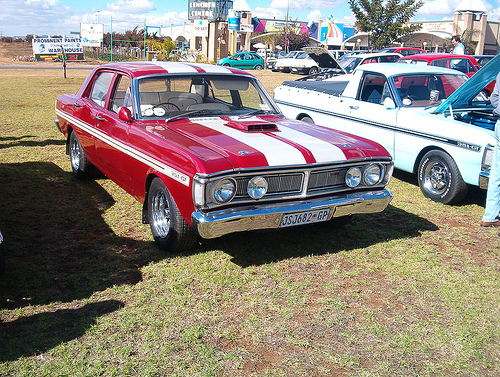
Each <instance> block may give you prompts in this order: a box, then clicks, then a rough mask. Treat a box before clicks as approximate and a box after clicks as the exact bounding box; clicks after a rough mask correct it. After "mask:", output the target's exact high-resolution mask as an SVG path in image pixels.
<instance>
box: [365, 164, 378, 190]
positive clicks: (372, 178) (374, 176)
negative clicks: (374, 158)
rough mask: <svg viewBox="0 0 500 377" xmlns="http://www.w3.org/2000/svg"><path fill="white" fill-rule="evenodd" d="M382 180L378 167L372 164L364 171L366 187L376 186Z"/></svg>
mask: <svg viewBox="0 0 500 377" xmlns="http://www.w3.org/2000/svg"><path fill="white" fill-rule="evenodd" d="M381 178H382V169H381V168H380V165H377V164H372V165H369V166H368V167H367V168H366V169H365V173H364V179H365V183H366V184H367V185H368V186H373V185H376V184H377V183H379V182H380V179H381Z"/></svg>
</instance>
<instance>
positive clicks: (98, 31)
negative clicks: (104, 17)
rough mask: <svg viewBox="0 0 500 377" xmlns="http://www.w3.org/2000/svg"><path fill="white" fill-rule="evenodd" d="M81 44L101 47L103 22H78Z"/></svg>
mask: <svg viewBox="0 0 500 377" xmlns="http://www.w3.org/2000/svg"><path fill="white" fill-rule="evenodd" d="M80 36H81V37H82V45H83V46H88V47H101V44H102V41H103V38H104V24H80Z"/></svg>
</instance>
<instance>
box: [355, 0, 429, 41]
mask: <svg viewBox="0 0 500 377" xmlns="http://www.w3.org/2000/svg"><path fill="white" fill-rule="evenodd" d="M422 5H424V2H423V1H422V0H403V2H400V0H387V1H384V0H349V6H350V7H351V10H352V12H353V13H354V16H355V17H356V22H355V26H356V28H357V30H358V31H360V32H368V33H370V39H369V46H368V47H369V48H370V47H373V48H376V49H379V48H382V47H387V46H390V45H391V44H392V43H393V42H395V41H397V40H398V39H399V38H401V37H402V36H404V35H406V34H410V33H413V32H415V31H417V30H420V28H421V27H422V26H421V25H415V24H414V25H410V26H408V21H410V19H411V18H412V17H413V15H414V14H415V13H416V12H417V10H418V9H419V8H420V7H421V6H422ZM370 44H371V46H370Z"/></svg>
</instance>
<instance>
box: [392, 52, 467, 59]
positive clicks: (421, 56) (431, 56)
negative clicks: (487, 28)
mask: <svg viewBox="0 0 500 377" xmlns="http://www.w3.org/2000/svg"><path fill="white" fill-rule="evenodd" d="M451 58H466V59H470V60H475V59H474V57H473V56H472V55H457V54H448V53H444V52H426V53H423V54H417V55H408V56H405V57H403V58H401V59H404V60H409V59H420V60H428V61H431V60H436V59H451Z"/></svg>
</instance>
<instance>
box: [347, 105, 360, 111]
mask: <svg viewBox="0 0 500 377" xmlns="http://www.w3.org/2000/svg"><path fill="white" fill-rule="evenodd" d="M349 108H350V109H352V110H357V109H359V106H354V105H350V106H349Z"/></svg>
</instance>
